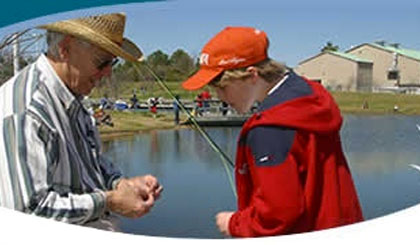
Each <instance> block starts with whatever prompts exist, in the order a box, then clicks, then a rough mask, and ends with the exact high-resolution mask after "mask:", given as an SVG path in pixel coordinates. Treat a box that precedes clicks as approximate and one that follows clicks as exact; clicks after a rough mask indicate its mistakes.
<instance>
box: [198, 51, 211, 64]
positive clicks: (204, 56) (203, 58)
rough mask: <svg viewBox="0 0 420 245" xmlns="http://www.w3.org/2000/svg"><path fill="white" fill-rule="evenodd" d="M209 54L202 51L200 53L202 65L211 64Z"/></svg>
mask: <svg viewBox="0 0 420 245" xmlns="http://www.w3.org/2000/svg"><path fill="white" fill-rule="evenodd" d="M209 58H210V56H209V54H206V53H202V54H201V55H200V65H209Z"/></svg>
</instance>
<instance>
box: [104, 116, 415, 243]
mask: <svg viewBox="0 0 420 245" xmlns="http://www.w3.org/2000/svg"><path fill="white" fill-rule="evenodd" d="M416 124H420V117H419V116H355V115H346V116H344V123H343V128H342V130H341V136H342V144H343V149H344V152H345V154H346V157H347V160H348V162H349V166H350V169H351V172H352V175H353V179H354V182H355V185H356V188H357V191H358V194H359V198H360V202H361V205H362V209H363V213H364V216H365V218H366V219H372V218H375V217H379V216H383V215H386V214H389V213H392V212H395V211H398V210H401V209H404V208H407V207H410V206H412V205H415V204H417V203H419V202H420V172H418V171H417V170H415V169H413V168H411V167H410V166H409V165H410V164H419V165H420V151H419V148H420V132H419V131H418V130H417V127H416ZM206 131H207V132H208V134H209V135H210V136H211V137H212V138H213V140H214V141H215V142H217V144H218V145H219V146H220V147H221V148H222V149H223V150H224V151H225V152H226V153H227V155H228V156H230V157H231V158H232V159H234V156H235V151H236V140H237V136H238V134H239V131H240V127H229V128H206ZM104 151H105V154H106V155H107V156H108V157H109V158H110V159H111V160H113V161H114V162H115V163H116V164H117V165H118V166H119V167H120V169H121V170H122V171H123V173H124V174H125V175H127V176H136V175H143V174H148V173H150V174H152V175H154V176H156V177H157V178H158V179H159V181H160V182H161V184H162V185H163V186H164V191H163V193H162V196H161V198H160V199H159V200H158V201H157V202H156V204H155V207H154V208H153V209H152V211H151V212H150V213H149V214H147V215H146V216H144V217H142V218H140V219H126V218H122V220H121V229H122V231H123V232H126V233H133V234H141V235H152V236H165V237H192V238H221V237H222V236H221V235H220V234H219V232H218V231H217V229H216V226H215V222H214V215H215V214H216V213H217V212H218V211H224V210H235V209H236V200H235V198H234V196H233V194H232V190H231V188H230V185H229V181H228V178H227V176H226V172H225V170H224V167H223V165H222V163H221V161H220V158H219V156H218V155H217V154H216V153H215V152H214V151H213V150H212V149H211V148H210V147H209V145H208V143H207V142H206V141H205V140H204V138H203V137H202V136H201V135H200V134H199V133H198V132H197V131H194V130H192V129H182V130H163V131H151V132H148V133H142V134H138V135H135V136H133V137H129V138H122V139H117V140H113V141H109V142H105V143H104Z"/></svg>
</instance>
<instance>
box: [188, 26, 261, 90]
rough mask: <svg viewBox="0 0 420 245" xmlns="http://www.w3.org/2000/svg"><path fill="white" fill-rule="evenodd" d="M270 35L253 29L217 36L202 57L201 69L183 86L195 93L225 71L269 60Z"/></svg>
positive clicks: (226, 31)
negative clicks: (268, 36)
mask: <svg viewBox="0 0 420 245" xmlns="http://www.w3.org/2000/svg"><path fill="white" fill-rule="evenodd" d="M267 48H268V39H267V34H266V33H265V32H263V31H261V30H258V29H255V28H252V27H226V28H225V29H223V30H222V31H221V32H219V33H218V34H217V35H216V36H214V37H213V38H212V39H211V40H210V41H209V42H208V43H207V44H206V45H205V46H204V48H203V50H202V51H201V55H200V70H198V72H197V73H195V74H194V75H193V76H192V77H190V78H189V79H188V80H186V81H184V82H183V83H182V87H183V88H184V89H187V90H196V89H199V88H201V87H203V86H205V85H206V84H208V83H210V82H211V81H212V80H213V79H214V78H215V77H217V76H218V75H219V74H220V73H222V72H223V71H225V70H230V69H235V68H242V67H247V66H250V65H252V64H255V63H258V62H260V61H263V60H265V59H266V58H267Z"/></svg>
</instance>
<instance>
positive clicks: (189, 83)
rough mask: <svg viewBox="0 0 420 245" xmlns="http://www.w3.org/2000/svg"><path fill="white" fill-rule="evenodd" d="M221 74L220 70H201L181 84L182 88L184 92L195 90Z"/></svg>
mask: <svg viewBox="0 0 420 245" xmlns="http://www.w3.org/2000/svg"><path fill="white" fill-rule="evenodd" d="M222 72H223V69H222V68H215V69H206V68H201V69H200V70H198V72H197V73H195V74H194V75H193V76H192V77H190V78H189V79H188V80H186V81H185V82H183V83H182V87H183V88H184V89H186V90H197V89H200V88H202V87H204V86H206V85H207V84H208V83H210V82H211V81H212V80H213V79H214V78H216V77H217V76H218V75H219V74H220V73H222Z"/></svg>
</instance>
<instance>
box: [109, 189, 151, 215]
mask: <svg viewBox="0 0 420 245" xmlns="http://www.w3.org/2000/svg"><path fill="white" fill-rule="evenodd" d="M154 201H155V200H154V197H153V194H152V193H150V194H148V193H146V192H142V190H141V189H140V188H138V187H136V186H135V185H134V184H132V183H131V182H129V181H120V183H118V187H117V188H116V189H115V190H112V191H108V192H106V205H107V208H108V209H109V210H111V211H112V212H115V213H117V214H120V215H123V216H126V217H130V218H139V217H141V216H143V215H145V214H146V213H148V212H149V211H150V209H151V208H152V206H153V204H154Z"/></svg>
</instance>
